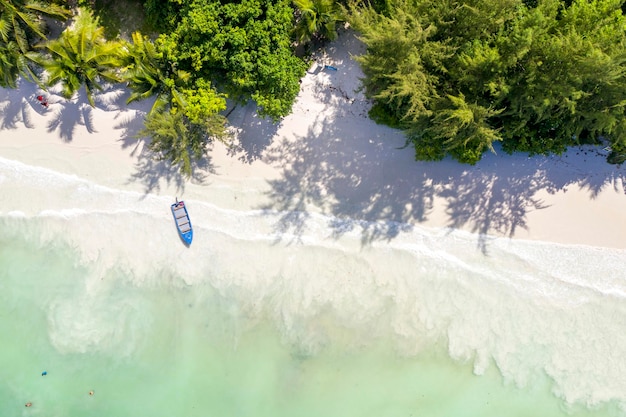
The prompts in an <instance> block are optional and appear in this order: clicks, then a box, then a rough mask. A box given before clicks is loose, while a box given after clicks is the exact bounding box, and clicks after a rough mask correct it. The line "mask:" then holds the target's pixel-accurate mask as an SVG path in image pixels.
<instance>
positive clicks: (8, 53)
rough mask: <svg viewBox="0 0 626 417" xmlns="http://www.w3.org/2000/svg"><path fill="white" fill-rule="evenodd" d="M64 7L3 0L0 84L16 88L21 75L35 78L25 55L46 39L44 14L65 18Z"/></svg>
mask: <svg viewBox="0 0 626 417" xmlns="http://www.w3.org/2000/svg"><path fill="white" fill-rule="evenodd" d="M68 15H69V13H68V11H67V10H66V9H64V8H62V7H61V6H58V5H55V4H49V3H42V2H38V1H33V0H0V86H2V87H11V88H15V86H16V81H17V78H18V76H19V75H20V74H21V75H23V76H26V77H29V78H35V77H34V74H33V73H32V71H30V67H29V66H28V60H27V59H26V54H27V53H28V52H29V51H31V49H32V44H33V42H36V41H38V40H40V39H45V38H46V35H45V33H44V32H45V27H44V23H43V20H42V19H41V16H49V17H53V18H57V19H66V18H67V17H68Z"/></svg>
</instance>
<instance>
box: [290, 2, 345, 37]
mask: <svg viewBox="0 0 626 417" xmlns="http://www.w3.org/2000/svg"><path fill="white" fill-rule="evenodd" d="M294 4H295V5H296V8H297V10H298V11H299V16H298V19H297V22H296V27H295V35H296V38H297V40H298V41H299V42H302V43H308V42H310V41H312V40H316V41H317V40H325V39H327V40H331V41H332V40H333V39H335V38H336V37H337V32H336V30H335V29H336V26H337V22H339V21H340V20H341V14H340V12H339V9H338V8H337V6H336V3H335V0H294Z"/></svg>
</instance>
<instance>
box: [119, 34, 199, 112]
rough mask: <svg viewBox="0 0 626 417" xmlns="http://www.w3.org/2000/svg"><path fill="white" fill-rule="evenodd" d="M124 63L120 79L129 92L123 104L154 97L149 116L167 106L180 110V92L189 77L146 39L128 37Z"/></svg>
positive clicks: (137, 35) (139, 35) (138, 36)
mask: <svg viewBox="0 0 626 417" xmlns="http://www.w3.org/2000/svg"><path fill="white" fill-rule="evenodd" d="M126 61H127V62H126V71H125V72H124V74H123V77H122V78H123V79H124V80H125V81H126V82H127V83H128V87H129V88H130V90H131V94H130V97H129V98H128V100H127V101H126V102H127V103H132V102H133V101H139V100H145V99H147V98H150V97H152V96H156V100H155V102H154V105H153V106H152V109H151V110H150V114H152V113H154V112H155V111H157V110H159V109H161V108H162V107H164V106H168V105H169V106H174V107H176V106H178V107H184V102H183V99H182V93H181V89H182V88H184V87H186V86H188V85H189V81H190V79H191V74H190V73H189V72H187V71H183V70H179V69H177V68H176V65H175V64H174V63H172V62H171V61H170V60H169V59H167V57H166V56H165V54H164V53H163V52H162V51H159V50H158V48H157V46H156V45H155V44H154V43H153V42H151V41H150V40H149V39H148V38H147V37H146V36H143V35H141V33H139V32H135V33H133V34H132V44H130V45H129V46H128V55H127V56H126Z"/></svg>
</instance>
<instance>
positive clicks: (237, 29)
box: [159, 0, 305, 118]
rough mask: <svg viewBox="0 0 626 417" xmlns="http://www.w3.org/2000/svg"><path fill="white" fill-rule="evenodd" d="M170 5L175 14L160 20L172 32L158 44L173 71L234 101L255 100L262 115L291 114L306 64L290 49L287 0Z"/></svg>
mask: <svg viewBox="0 0 626 417" xmlns="http://www.w3.org/2000/svg"><path fill="white" fill-rule="evenodd" d="M172 2H174V3H179V4H180V5H179V9H177V10H176V12H174V15H173V16H167V17H165V18H164V19H165V21H166V22H168V23H172V24H173V25H174V26H175V27H174V29H173V30H172V31H171V32H168V33H163V34H162V35H161V36H160V38H159V42H160V44H161V46H162V48H163V49H164V50H166V51H167V54H168V56H170V57H171V59H172V60H173V61H174V63H175V65H176V66H177V67H178V68H180V69H182V70H185V71H188V72H190V73H192V74H193V76H194V77H195V78H203V79H207V80H211V81H213V82H214V83H215V85H216V86H218V88H219V89H220V91H223V92H225V93H226V94H228V96H229V97H231V98H233V99H235V100H247V99H249V98H252V99H254V101H256V103H257V104H258V105H259V107H260V109H261V113H262V114H265V115H268V116H271V117H273V118H279V117H282V116H285V115H287V114H288V113H289V112H290V111H291V106H292V104H293V101H294V99H295V97H296V95H297V94H298V91H299V88H300V87H299V80H300V78H301V77H302V76H303V75H304V70H305V65H304V62H303V61H302V60H301V59H299V58H297V57H295V56H294V54H293V51H292V48H291V39H290V33H291V31H292V27H293V9H292V8H291V6H290V3H289V1H287V0H278V1H276V0H243V1H241V2H230V1H219V0H216V1H206V0H172ZM161 3H163V2H161Z"/></svg>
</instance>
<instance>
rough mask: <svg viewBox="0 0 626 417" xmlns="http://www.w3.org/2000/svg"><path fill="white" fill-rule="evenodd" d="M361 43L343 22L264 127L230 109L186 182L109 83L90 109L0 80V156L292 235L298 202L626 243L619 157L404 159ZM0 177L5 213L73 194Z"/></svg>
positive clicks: (134, 107) (374, 235) (481, 234)
mask: <svg viewBox="0 0 626 417" xmlns="http://www.w3.org/2000/svg"><path fill="white" fill-rule="evenodd" d="M360 52H361V49H360V44H359V42H358V41H357V40H356V38H355V36H354V35H353V34H352V33H350V32H347V33H344V34H343V35H342V36H341V37H340V39H339V40H338V41H336V42H335V43H333V44H331V45H330V46H329V47H327V48H326V54H324V55H320V56H319V57H318V60H317V63H316V64H314V65H313V66H312V67H311V69H310V70H309V72H308V73H307V74H306V76H305V77H304V79H303V80H302V89H301V92H300V95H299V96H298V99H297V102H296V103H295V105H294V107H293V114H291V115H290V116H288V117H286V118H285V119H284V120H283V121H282V122H281V123H279V124H277V125H274V124H272V123H271V122H269V121H268V120H264V119H261V118H259V117H258V116H257V115H256V113H255V111H254V107H253V106H252V105H249V106H247V107H243V108H238V109H236V110H235V111H234V112H233V113H232V115H231V117H230V120H231V123H232V124H233V126H234V129H235V130H236V135H234V136H233V139H232V143H231V144H230V145H229V146H226V145H224V144H222V143H215V144H214V145H213V146H212V149H211V150H210V152H209V158H208V159H207V161H206V164H204V166H202V167H198V168H197V170H196V175H195V176H194V178H193V179H191V180H190V181H185V180H184V179H183V178H181V177H180V176H179V175H178V173H177V171H176V170H175V169H172V168H171V167H170V166H169V165H168V164H167V163H166V162H158V161H154V160H153V159H151V157H150V156H149V155H147V154H146V152H144V149H143V143H142V142H137V141H136V140H135V139H134V138H133V136H134V135H135V134H136V132H137V131H139V129H140V128H141V124H142V120H143V114H144V112H145V110H146V109H147V108H149V105H150V103H139V104H135V103H133V104H131V105H128V106H127V105H126V104H125V99H126V97H127V93H126V92H125V91H124V90H123V88H122V86H115V87H113V88H111V89H110V90H109V91H107V92H105V93H103V94H101V95H100V96H98V98H97V106H96V108H91V107H90V106H89V105H88V104H87V103H86V100H85V99H84V97H77V99H76V100H75V101H72V102H68V101H66V100H64V99H63V98H61V97H60V96H57V95H55V94H54V93H53V92H52V93H50V94H49V95H48V97H49V101H50V103H51V104H50V107H49V108H48V109H44V108H43V107H42V106H41V105H40V104H39V103H38V102H37V100H36V96H37V94H39V90H38V89H37V87H36V86H35V85H33V84H30V83H25V82H23V83H21V85H20V86H19V88H18V89H16V90H7V89H2V90H0V164H3V163H5V162H3V160H4V161H6V160H11V161H18V162H21V163H24V164H27V165H31V166H37V167H42V168H47V169H51V170H54V171H57V172H60V173H64V174H70V175H75V176H77V177H79V178H81V179H84V180H86V181H90V182H93V183H96V184H99V185H102V186H105V187H110V188H114V189H121V190H131V191H137V192H139V193H141V194H142V195H145V194H156V195H160V196H169V197H170V198H171V200H172V201H173V200H174V198H175V197H176V196H177V197H178V198H184V199H186V200H188V201H189V202H190V203H189V206H190V210H191V211H192V216H193V214H195V215H196V216H198V215H199V213H193V205H192V203H191V202H193V201H194V200H201V201H205V202H210V203H211V204H213V205H216V206H219V207H222V208H224V209H232V210H240V211H247V210H259V209H263V210H274V211H277V212H282V213H292V214H293V213H295V214H293V215H285V216H284V217H283V220H282V223H281V225H280V228H281V230H282V231H284V232H289V233H294V234H296V235H297V234H298V233H302V228H303V222H304V221H303V218H304V217H306V216H305V215H304V213H307V212H322V213H324V214H326V215H328V216H331V217H336V218H338V219H352V220H356V221H359V220H367V222H363V223H362V224H360V225H359V226H358V227H362V231H361V232H362V234H363V240H364V241H365V242H367V241H371V240H375V239H381V240H386V239H393V238H394V237H395V236H396V235H397V234H398V233H400V232H401V230H402V229H403V228H405V227H411V225H420V226H424V227H451V228H453V229H463V230H466V231H470V232H473V233H476V234H477V242H478V243H479V245H486V244H488V243H486V240H485V237H486V236H487V235H493V236H504V237H511V238H521V239H532V240H544V241H551V242H558V243H571V244H584V245H591V246H602V247H612V248H626V167H623V166H621V167H620V166H614V165H609V164H607V163H606V161H605V157H606V153H607V152H606V151H603V150H602V149H599V148H596V147H583V148H576V149H571V150H570V151H569V152H567V153H566V154H564V155H562V156H550V157H543V156H536V157H528V156H527V155H523V154H517V155H513V156H510V155H506V154H504V153H503V152H499V153H498V155H493V154H488V155H485V157H484V158H483V160H482V161H481V162H479V163H478V164H477V165H476V166H467V165H461V164H458V163H456V162H454V161H452V160H445V161H442V162H435V163H425V162H416V161H415V160H414V158H413V151H412V149H411V148H410V147H408V148H404V149H400V148H402V147H403V145H404V137H403V135H402V134H401V133H400V132H398V131H395V130H392V129H390V128H387V127H385V126H380V125H377V124H376V123H374V122H373V121H371V120H369V119H368V118H367V110H368V102H367V101H366V100H365V98H364V96H363V94H362V93H361V92H358V91H356V90H357V89H358V87H359V77H361V76H362V73H361V72H360V70H359V68H358V65H357V64H356V63H355V62H354V61H353V60H352V59H351V57H350V54H351V53H352V54H357V53H360ZM324 64H328V65H332V66H334V67H336V68H337V71H333V70H329V69H326V68H324V66H323V65H324ZM3 182H4V181H3V180H2V179H1V178H0V184H2V183H3ZM2 189H3V190H4V194H3V195H2V196H0V202H1V204H0V211H1V212H5V213H6V212H11V211H21V212H25V213H33V214H34V213H38V212H39V211H41V210H46V209H50V208H67V209H70V208H77V207H76V204H78V203H76V202H72V201H67V200H63V198H64V197H63V196H60V197H59V199H58V200H56V201H51V198H50V197H49V196H36V195H23V194H20V191H19V190H11V184H6V183H4V184H2ZM137 204H140V201H139V200H138V202H137ZM78 208H80V207H78ZM163 209H164V213H168V211H169V207H167V206H165V207H164V208H163ZM372 221H373V222H375V224H376V225H375V226H372V224H373V223H372ZM452 232H453V230H452ZM337 233H338V234H341V233H342V229H341V228H339V227H338V229H337Z"/></svg>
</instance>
